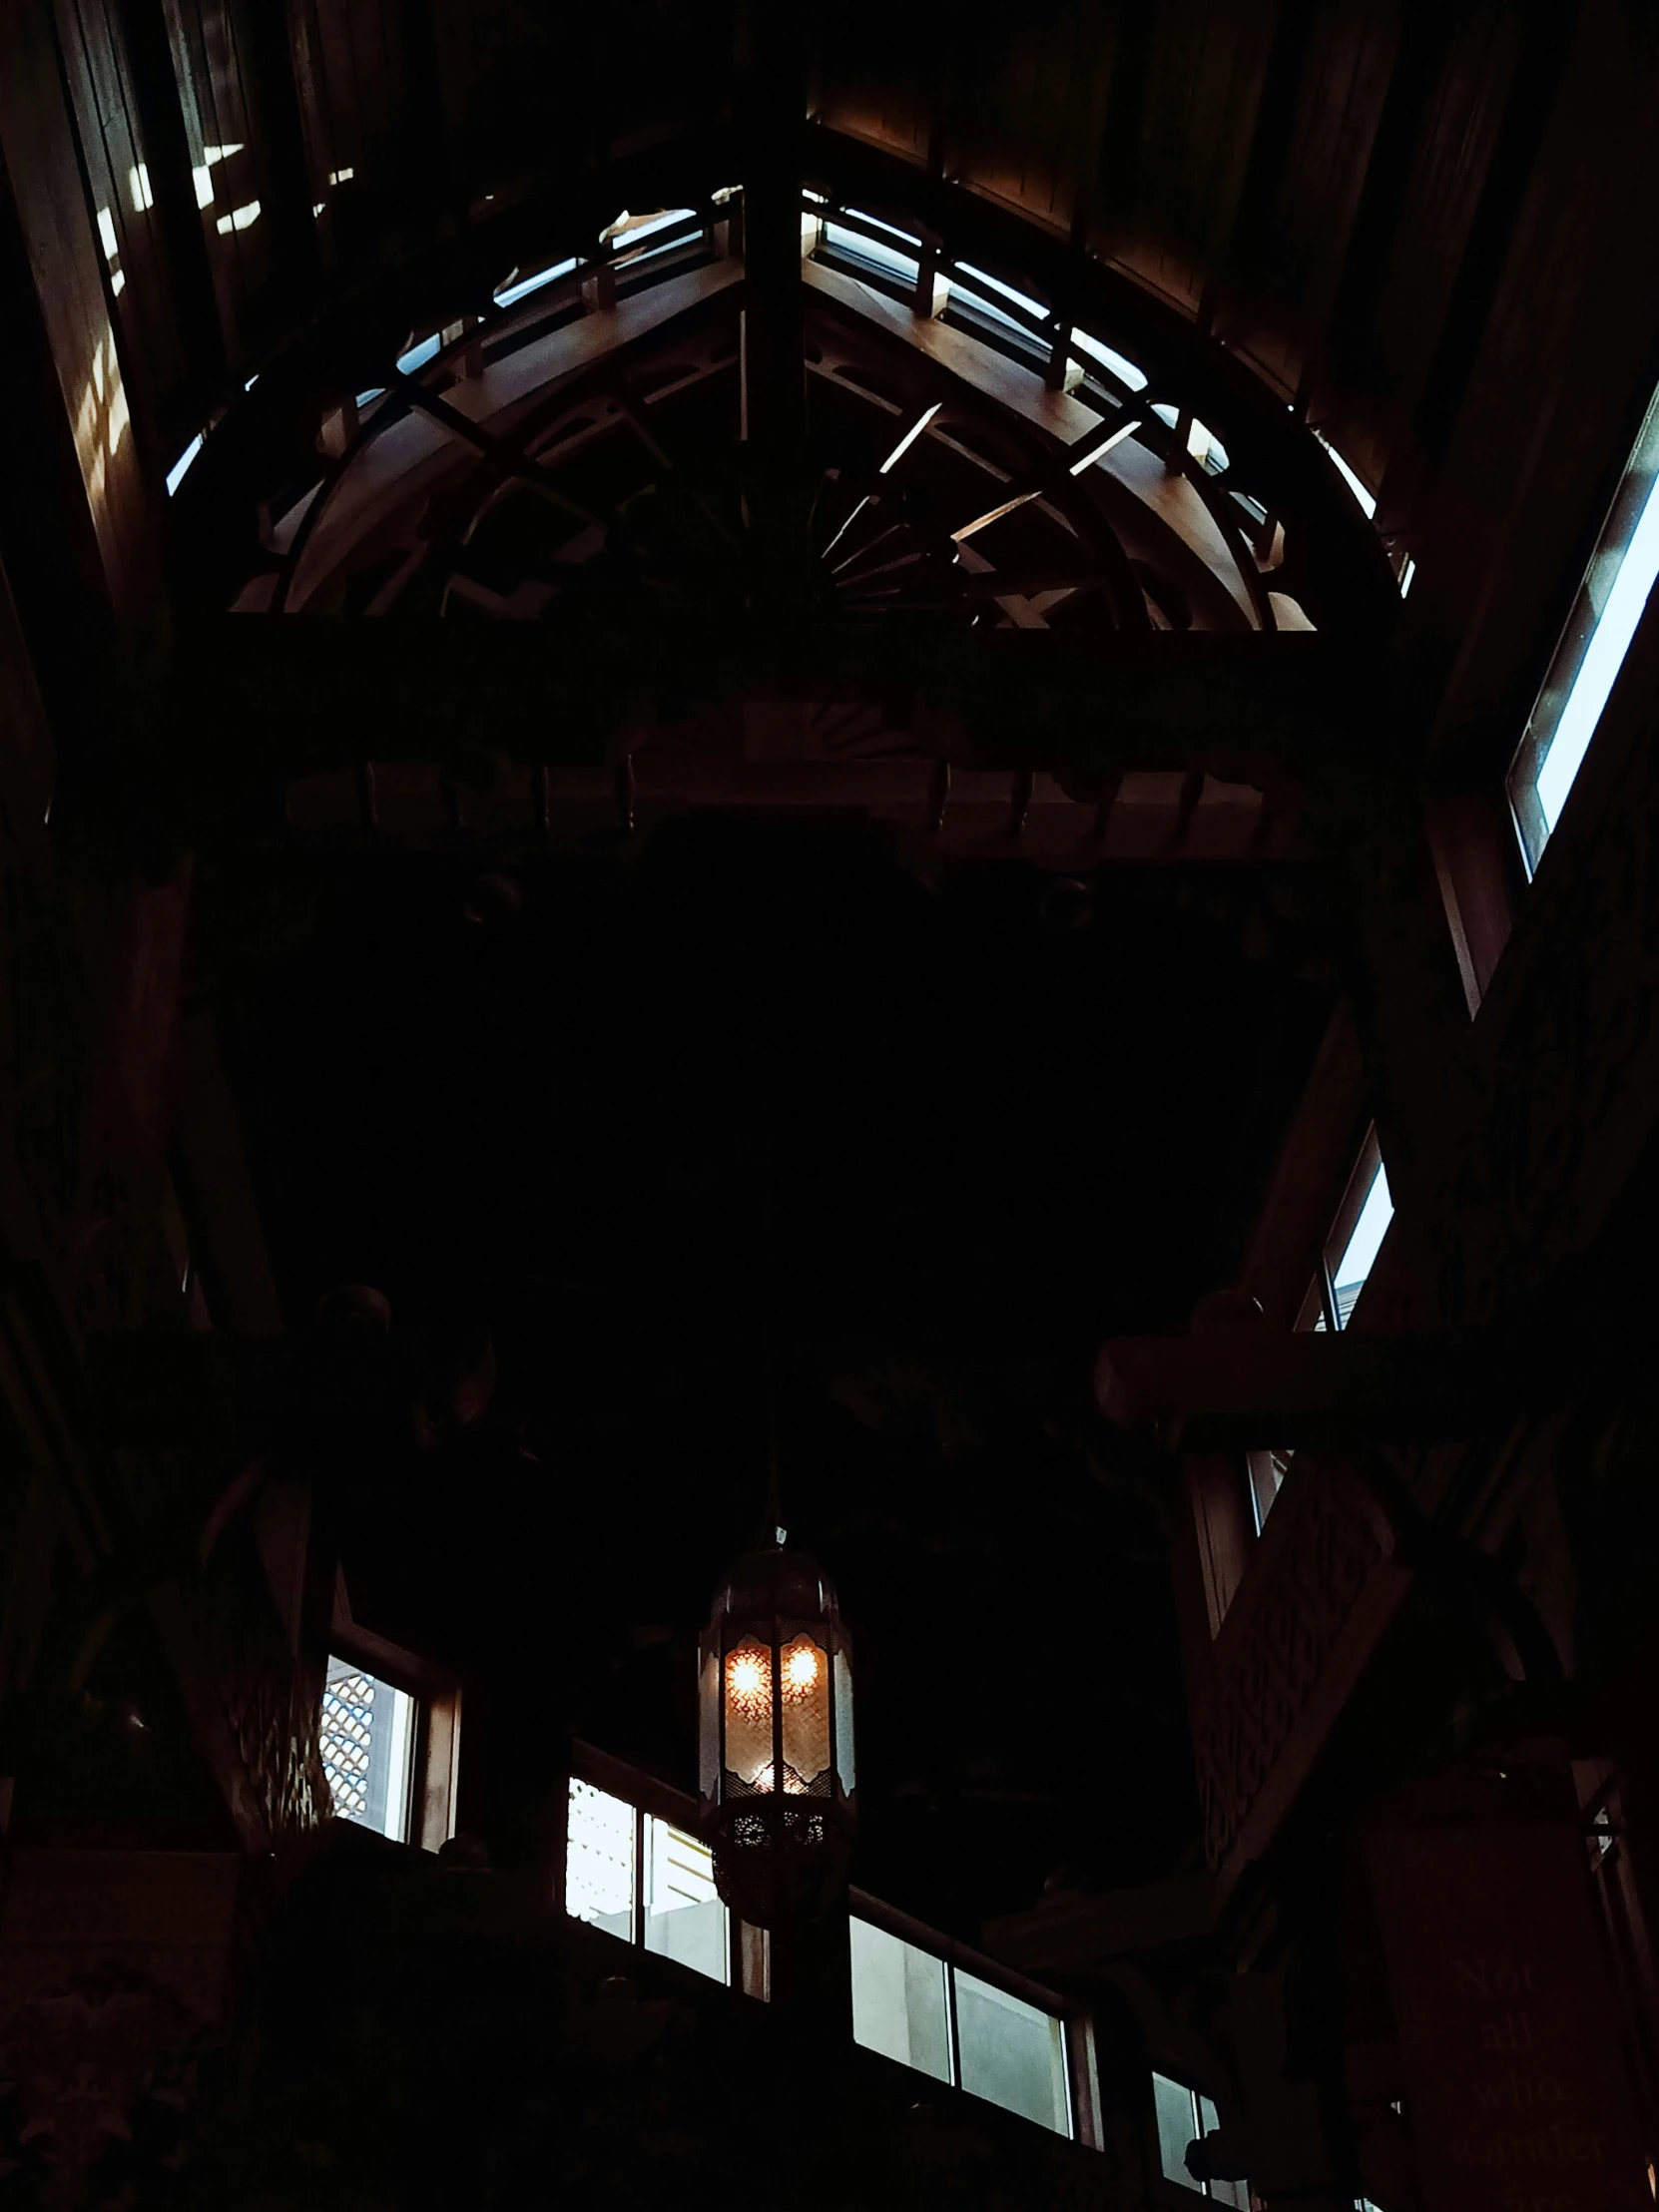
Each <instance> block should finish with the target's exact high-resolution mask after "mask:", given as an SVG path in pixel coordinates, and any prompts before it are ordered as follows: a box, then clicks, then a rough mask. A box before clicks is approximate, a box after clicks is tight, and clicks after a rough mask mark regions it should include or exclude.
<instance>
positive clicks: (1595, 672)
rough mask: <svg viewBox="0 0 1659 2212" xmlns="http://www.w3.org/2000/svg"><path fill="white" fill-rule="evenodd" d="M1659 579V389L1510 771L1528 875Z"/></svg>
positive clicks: (1557, 818) (1511, 794)
mask: <svg viewBox="0 0 1659 2212" xmlns="http://www.w3.org/2000/svg"><path fill="white" fill-rule="evenodd" d="M1656 576H1659V396H1656V397H1655V399H1654V401H1653V404H1652V405H1651V406H1650V407H1649V408H1648V412H1647V419H1646V420H1645V421H1644V423H1643V424H1642V434H1641V436H1640V437H1639V438H1638V439H1637V440H1636V447H1635V450H1634V452H1633V453H1632V454H1631V456H1630V459H1629V461H1628V463H1627V464H1626V467H1625V472H1624V477H1623V480H1622V481H1621V483H1620V485H1619V488H1618V491H1617V493H1616V494H1615V496H1614V499H1613V504H1612V507H1611V509H1610V510H1609V512H1608V515H1607V520H1606V522H1605V523H1604V525H1603V527H1602V532H1601V536H1600V538H1599V540H1598V541H1597V544H1596V549H1595V552H1594V553H1593V554H1592V555H1591V558H1590V565H1589V568H1588V570H1587V571H1586V572H1585V576H1584V581H1583V582H1582V583H1581V584H1580V585H1579V587H1578V596H1577V598H1576V599H1575V600H1574V601H1573V604H1572V611H1571V613H1570V614H1569V615H1568V617H1567V624H1566V628H1565V629H1564V630H1563V631H1562V633H1561V637H1560V641H1559V643H1558V644H1557V645H1556V648H1555V654H1554V658H1553V659H1552V660H1551V662H1550V664H1549V673H1548V674H1547V675H1546V676H1545V678H1544V682H1543V689H1542V690H1541V691H1540V692H1539V694H1538V698H1537V702H1536V704H1535V705H1534V707H1533V709H1532V713H1531V716H1530V718H1529V719H1528V722H1527V725H1526V731H1525V734H1524V736H1523V737H1522V739H1521V743H1520V750H1519V751H1518V752H1517V754H1516V755H1515V759H1514V763H1513V765H1512V767H1511V768H1510V771H1509V804H1510V807H1511V808H1512V810H1513V812H1514V817H1515V827H1516V829H1517V830H1518V831H1519V833H1520V842H1521V850H1522V852H1523V853H1524V854H1525V857H1526V869H1527V873H1528V874H1529V875H1530V874H1531V873H1532V872H1533V871H1534V869H1535V868H1536V867H1537V865H1538V862H1539V860H1540V858H1541V857H1542V856H1543V849H1544V846H1545V845H1546V844H1547V843H1548V842H1549V839H1550V837H1551V835H1552V834H1553V833H1554V830H1555V825H1556V824H1557V823H1558V822H1559V821H1560V819H1561V810H1562V808H1563V807H1564V806H1565V805H1566V803H1567V794H1568V792H1570V791H1571V789H1572V787H1573V780H1574V778H1575V777H1576V776H1577V774H1578V771H1579V769H1580V767H1581V766H1582V765H1583V760H1584V756H1585V754H1586V753H1587V752H1588V751H1589V748H1590V740H1591V739H1592V738H1593V737H1594V736H1595V734H1596V729H1597V727H1598V725H1599V724H1600V721H1601V717H1602V712H1603V710H1604V709H1605V707H1606V705H1607V702H1608V699H1609V698H1610V697H1611V695H1612V691H1613V686H1614V684H1615V683H1616V682H1617V680H1618V674H1619V670H1620V669H1621V668H1622V667H1623V666H1624V657H1625V655H1626V654H1627V653H1628V652H1629V650H1630V645H1631V641H1632V639H1633V638H1634V637H1635V635H1636V627H1637V625H1638V623H1639V622H1640V621H1641V619H1642V615H1643V612H1644V611H1645V609H1646V607H1647V602H1648V594H1649V593H1650V592H1651V591H1652V589H1653V582H1654V578H1655V577H1656Z"/></svg>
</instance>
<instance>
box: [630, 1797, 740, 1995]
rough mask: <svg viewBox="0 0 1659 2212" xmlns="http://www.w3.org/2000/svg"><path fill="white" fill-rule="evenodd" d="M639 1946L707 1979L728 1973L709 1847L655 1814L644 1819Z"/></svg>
mask: <svg viewBox="0 0 1659 2212" xmlns="http://www.w3.org/2000/svg"><path fill="white" fill-rule="evenodd" d="M645 1947H646V1949H647V1950H654V1951H656V1952H657V1953H658V1954H659V1955H660V1956H661V1957H664V1958H676V1959H678V1960H679V1962H680V1964H681V1965H682V1966H690V1967H691V1968H692V1970H693V1972H695V1973H702V1974H707V1975H708V1976H709V1978H710V1980H711V1981H725V1980H727V1979H728V1978H729V1967H730V1960H731V1938H730V1935H729V1925H728V1921H727V1915H726V1908H725V1906H724V1905H723V1904H722V1903H721V1901H720V1898H719V1896H718V1894H717V1893H716V1890H715V1867H714V1860H713V1857H712V1856H711V1854H710V1851H709V1848H708V1846H707V1845H706V1844H700V1843H699V1842H698V1841H697V1839H696V1838H695V1837H694V1836H688V1835H687V1834H686V1833H685V1831H684V1830H683V1829H678V1828H674V1827H671V1826H670V1824H669V1823H668V1822H667V1821H660V1820H658V1819H657V1817H656V1815H655V1814H652V1815H651V1816H650V1817H649V1818H648V1819H647V1821H646V1824H645Z"/></svg>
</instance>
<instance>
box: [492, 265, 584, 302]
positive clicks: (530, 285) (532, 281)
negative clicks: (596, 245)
mask: <svg viewBox="0 0 1659 2212" xmlns="http://www.w3.org/2000/svg"><path fill="white" fill-rule="evenodd" d="M575 267H576V257H575V256H574V255H572V256H571V258H570V260H569V261H566V262H555V263H554V264H553V267H552V268H551V269H543V270H538V271H537V273H536V275H535V276H534V277H524V278H522V279H521V280H514V279H509V281H508V282H507V283H506V284H505V285H504V286H503V287H502V289H501V290H500V291H498V292H497V293H496V295H495V303H496V305H497V306H498V307H510V306H511V305H512V304H513V302H514V301H515V300H518V299H523V298H525V297H527V296H528V294H529V293H531V292H533V291H540V289H541V287H542V285H543V284H555V283H557V282H558V280H559V278H560V277H568V276H569V275H570V273H571V271H572V270H573V269H574V268H575ZM515 278H516V273H515Z"/></svg>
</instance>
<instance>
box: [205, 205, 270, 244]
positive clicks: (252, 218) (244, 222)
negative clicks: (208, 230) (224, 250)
mask: <svg viewBox="0 0 1659 2212" xmlns="http://www.w3.org/2000/svg"><path fill="white" fill-rule="evenodd" d="M259 220H260V203H259V202H258V201H257V200H250V201H249V202H248V203H247V205H246V206H244V207H241V208H233V209H232V211H231V213H230V214H229V215H222V216H221V217H220V219H219V221H218V223H217V224H216V225H215V229H216V230H217V231H218V232H219V235H220V237H221V238H224V237H225V236H226V235H227V234H228V233H230V232H232V231H247V230H251V229H252V228H253V226H254V225H255V224H256V223H258V222H259Z"/></svg>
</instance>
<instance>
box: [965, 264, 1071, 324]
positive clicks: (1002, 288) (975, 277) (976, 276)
mask: <svg viewBox="0 0 1659 2212" xmlns="http://www.w3.org/2000/svg"><path fill="white" fill-rule="evenodd" d="M956 267H957V268H958V269H959V270H960V271H961V273H962V275H963V276H964V277H967V278H968V279H969V280H970V281H971V282H973V283H975V284H982V285H985V286H986V287H987V288H988V289H989V290H991V291H994V292H996V293H997V294H998V295H999V296H1000V297H1001V298H1003V299H1006V300H1007V301H1008V302H1009V303H1010V305H1012V306H1015V307H1018V308H1019V309H1020V310H1021V311H1022V312H1023V313H1024V314H1026V315H1029V316H1030V318H1031V321H1032V322H1034V323H1036V325H1037V327H1038V329H1039V330H1040V329H1041V328H1042V326H1043V324H1045V323H1046V322H1047V321H1048V319H1049V310H1048V309H1047V308H1046V307H1045V306H1044V305H1043V304H1042V303H1041V301H1040V300H1036V299H1033V298H1032V297H1031V296H1030V294H1029V293H1027V292H1023V291H1016V290H1015V289H1014V287H1013V285H1012V284H1005V283H1004V282H1003V281H1002V279H1001V277H992V276H989V275H988V274H987V273H986V272H985V271H984V270H982V269H975V268H974V266H973V264H972V263H971V262H958V263H957V264H956ZM1018 327H1019V328H1021V329H1028V325H1027V324H1025V323H1021V324H1019V325H1018Z"/></svg>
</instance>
